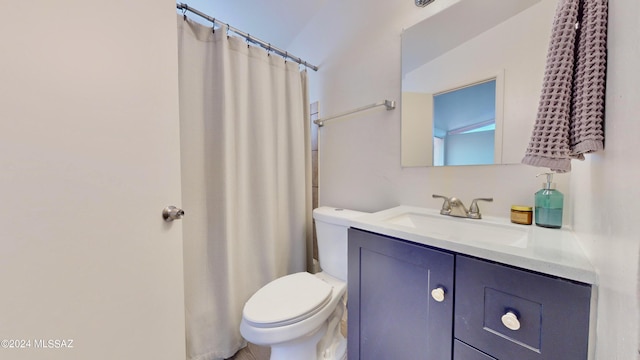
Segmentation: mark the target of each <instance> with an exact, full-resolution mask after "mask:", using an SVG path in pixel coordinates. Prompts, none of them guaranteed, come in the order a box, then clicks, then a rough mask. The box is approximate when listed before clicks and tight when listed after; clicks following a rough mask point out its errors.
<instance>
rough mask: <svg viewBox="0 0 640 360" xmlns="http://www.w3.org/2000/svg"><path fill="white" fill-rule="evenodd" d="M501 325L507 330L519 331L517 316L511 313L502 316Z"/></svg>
mask: <svg viewBox="0 0 640 360" xmlns="http://www.w3.org/2000/svg"><path fill="white" fill-rule="evenodd" d="M502 324H503V325H504V326H506V327H507V329H509V330H513V331H515V330H518V329H520V321H518V316H517V315H516V314H514V313H513V312H512V311H508V312H507V313H506V314H504V315H502Z"/></svg>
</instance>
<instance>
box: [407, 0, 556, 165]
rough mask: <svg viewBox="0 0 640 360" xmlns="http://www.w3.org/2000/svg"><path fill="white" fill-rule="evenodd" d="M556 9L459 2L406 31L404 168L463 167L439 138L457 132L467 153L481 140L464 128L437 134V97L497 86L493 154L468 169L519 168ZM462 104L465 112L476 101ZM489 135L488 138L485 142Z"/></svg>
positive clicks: (539, 4) (541, 3)
mask: <svg viewBox="0 0 640 360" xmlns="http://www.w3.org/2000/svg"><path fill="white" fill-rule="evenodd" d="M556 5H557V0H510V1H504V0H483V1H477V0H457V1H452V2H451V5H450V6H448V7H446V8H444V9H442V10H439V12H437V13H434V14H432V15H430V16H429V17H427V18H426V19H424V20H423V21H421V22H419V23H417V24H415V25H414V26H411V27H410V28H408V29H405V30H404V31H403V33H402V44H401V45H402V73H401V76H402V96H401V104H400V105H401V117H402V121H401V124H402V125H401V164H402V166H403V167H421V166H434V164H435V165H439V164H442V165H453V164H455V165H462V164H463V163H462V162H461V161H458V160H454V159H451V158H452V157H454V155H453V152H449V153H448V151H447V150H448V147H449V145H451V144H452V143H454V142H455V139H453V138H445V137H444V136H443V135H442V131H440V130H443V131H446V132H451V131H453V130H457V131H458V132H459V133H458V135H465V136H459V138H460V137H466V138H467V140H465V141H463V142H464V143H465V144H466V145H467V146H470V142H471V140H469V139H470V138H472V137H474V136H475V137H480V135H479V134H475V135H471V134H473V133H470V134H462V133H463V132H465V131H464V129H459V128H461V127H463V125H458V126H446V127H445V126H442V125H437V126H435V128H434V124H433V115H434V106H437V105H436V104H435V102H438V100H437V95H439V94H444V93H448V92H449V91H451V90H457V89H462V88H467V87H468V86H470V85H476V84H480V83H484V82H486V80H490V79H495V92H494V93H495V102H494V103H495V107H494V109H495V122H496V123H495V130H494V132H495V133H494V137H493V139H494V142H493V149H490V150H487V151H484V153H485V158H484V160H473V159H472V160H469V161H466V162H465V164H467V165H470V164H515V163H520V161H521V160H522V156H523V155H524V153H525V150H526V146H527V144H528V142H529V138H530V136H531V129H532V126H533V123H534V122H535V116H536V112H537V107H538V102H539V101H540V89H541V87H542V79H543V76H544V66H545V59H546V54H547V46H548V44H549V37H550V33H551V25H552V23H553V15H554V12H555V8H556ZM460 24H464V26H460ZM486 86H489V85H486ZM464 103H465V105H464V106H461V107H462V108H466V107H467V105H469V104H471V103H472V101H465V102H464ZM460 104H461V103H460ZM459 110H460V109H459ZM436 117H437V116H436ZM486 120H488V118H487V119H486ZM436 121H438V120H436ZM489 133H490V132H489V131H487V132H486V133H485V134H483V135H487V136H486V137H487V138H488V137H490V136H489ZM450 135H453V134H450ZM434 139H435V144H434ZM447 139H448V140H449V141H446V140H447ZM438 143H440V144H438ZM447 143H448V144H447ZM485 143H486V144H489V142H485ZM452 151H455V150H452ZM462 152H463V153H465V154H469V153H479V152H480V151H479V147H478V146H474V151H469V150H463V151H462ZM489 152H491V153H492V154H493V161H490V160H489V159H488V156H489V155H488V154H489ZM450 155H451V156H450ZM434 156H435V158H434ZM455 157H457V155H456V156H455ZM434 159H435V162H434Z"/></svg>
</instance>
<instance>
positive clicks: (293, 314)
mask: <svg viewBox="0 0 640 360" xmlns="http://www.w3.org/2000/svg"><path fill="white" fill-rule="evenodd" d="M332 289H333V287H332V286H331V285H329V284H328V283H326V282H324V281H322V280H321V279H319V278H317V277H315V276H313V275H311V274H309V273H307V272H300V273H295V274H291V275H287V276H283V277H281V278H279V279H276V280H274V281H272V282H270V283H268V284H267V285H265V286H264V287H262V288H261V289H260V290H258V292H256V293H255V294H254V295H253V296H252V297H251V298H250V299H249V301H247V303H246V304H245V305H244V310H243V311H242V315H243V317H244V319H245V321H247V322H249V323H250V324H251V325H253V326H256V327H275V326H283V325H288V324H292V323H295V322H298V321H301V320H303V319H306V318H308V317H310V316H311V315H313V314H315V313H317V312H318V311H320V309H322V308H323V307H324V306H325V305H326V304H327V303H328V302H329V301H330V300H331V293H332Z"/></svg>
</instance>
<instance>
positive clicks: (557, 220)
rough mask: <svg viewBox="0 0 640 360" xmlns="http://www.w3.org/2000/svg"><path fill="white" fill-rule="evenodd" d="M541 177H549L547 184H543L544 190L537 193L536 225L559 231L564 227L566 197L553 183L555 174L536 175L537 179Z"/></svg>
mask: <svg viewBox="0 0 640 360" xmlns="http://www.w3.org/2000/svg"><path fill="white" fill-rule="evenodd" d="M540 175H547V182H546V183H544V184H542V186H543V188H542V189H540V191H538V192H537V193H536V212H535V220H536V225H538V226H542V227H546V228H553V229H559V228H561V227H562V205H563V202H564V195H562V193H561V192H560V191H558V190H556V189H555V187H556V184H554V183H552V182H551V181H552V180H553V173H542V174H538V175H536V177H538V176H540Z"/></svg>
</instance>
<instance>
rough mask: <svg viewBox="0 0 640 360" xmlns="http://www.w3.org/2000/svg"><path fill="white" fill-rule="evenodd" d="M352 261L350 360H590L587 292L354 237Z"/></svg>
mask: <svg viewBox="0 0 640 360" xmlns="http://www.w3.org/2000/svg"><path fill="white" fill-rule="evenodd" d="M348 252H349V259H348V260H349V263H348V267H349V274H348V279H347V280H348V296H349V297H348V305H347V306H348V324H347V325H348V329H347V332H348V336H347V340H348V341H347V345H348V358H349V359H351V360H358V359H359V360H377V359H383V360H388V359H411V360H414V359H425V360H449V359H453V360H516V359H517V360H559V359H561V360H586V359H588V352H589V351H588V347H589V346H588V345H589V318H590V310H591V309H590V308H591V291H592V289H591V286H590V285H589V284H584V283H579V282H575V281H570V280H566V279H562V278H558V277H554V276H549V275H545V274H540V273H537V272H532V271H528V270H524V269H520V268H515V267H512V266H508V265H503V264H499V263H495V262H492V261H488V260H484V259H478V258H474V257H471V256H468V255H464V254H458V253H454V252H450V251H447V250H440V249H437V248H432V247H428V246H426V245H421V244H416V243H412V242H409V241H405V240H401V239H397V238H393V237H389V236H385V235H381V234H376V233H371V232H367V231H363V230H359V229H353V228H352V229H350V230H349V245H348ZM438 289H441V290H442V291H441V292H440V293H438ZM434 290H436V291H434ZM439 300H441V301H439Z"/></svg>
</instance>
